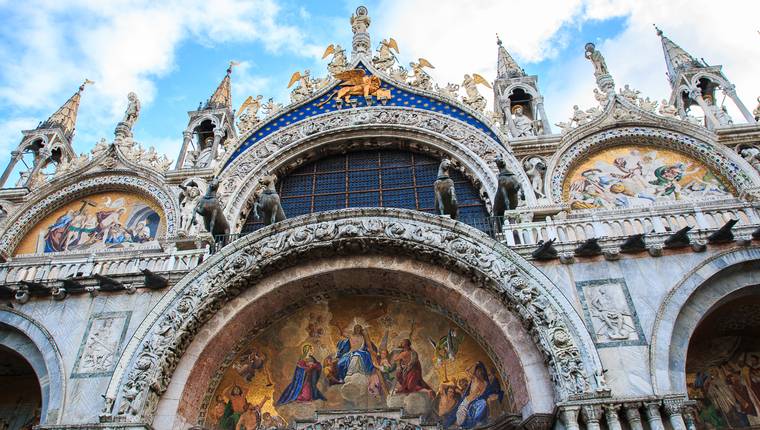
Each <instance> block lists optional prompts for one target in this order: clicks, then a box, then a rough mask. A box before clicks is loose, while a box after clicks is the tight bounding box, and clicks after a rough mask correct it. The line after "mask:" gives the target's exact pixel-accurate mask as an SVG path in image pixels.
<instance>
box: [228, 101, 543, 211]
mask: <svg viewBox="0 0 760 430" xmlns="http://www.w3.org/2000/svg"><path fill="white" fill-rule="evenodd" d="M378 128H383V129H384V130H387V131H389V132H392V134H393V135H396V136H400V137H399V138H398V140H405V139H404V137H403V136H408V138H407V140H409V141H410V142H415V143H416V144H417V146H427V147H431V148H434V149H435V150H437V151H439V152H442V153H446V154H448V155H449V156H450V157H451V158H452V159H453V160H457V161H458V162H459V163H461V164H463V165H464V166H466V169H465V170H466V171H465V172H464V173H465V175H467V176H470V179H471V180H472V181H473V182H474V183H475V184H479V185H480V186H481V192H482V193H484V194H485V195H487V196H489V197H493V195H494V194H495V192H496V172H497V171H498V169H497V168H496V164H495V160H496V158H497V157H502V158H503V159H504V160H506V162H507V164H508V167H509V169H510V170H512V171H513V172H516V174H517V175H518V176H519V178H520V180H521V182H522V183H523V189H524V190H532V187H531V185H530V182H529V180H528V177H527V176H526V175H525V174H524V172H523V170H522V168H521V167H520V163H519V162H518V161H517V159H515V157H514V156H513V155H512V153H510V152H508V151H507V150H506V149H505V148H504V147H502V146H501V145H500V144H498V143H497V142H495V141H494V140H493V139H491V138H490V137H489V136H488V135H486V134H485V133H483V132H482V131H480V130H478V129H477V128H475V127H472V126H470V125H468V124H466V123H463V122H460V121H456V120H454V119H452V118H450V117H448V116H446V115H443V114H438V113H435V112H430V111H426V110H420V109H410V108H399V107H390V106H388V107H384V106H377V107H371V108H362V109H355V110H350V111H337V112H331V113H326V114H322V115H317V116H314V117H311V118H308V119H306V120H303V121H301V122H298V123H296V124H292V125H290V126H288V127H285V128H283V129H281V130H279V131H278V132H277V133H274V134H272V135H270V136H268V137H266V138H264V139H262V140H261V141H260V142H257V143H256V144H254V145H253V146H251V147H250V148H248V149H247V150H246V151H245V152H244V153H243V154H241V155H240V156H238V157H237V158H236V159H235V161H234V162H233V163H232V164H231V165H230V166H228V167H227V168H226V169H224V170H223V171H222V172H221V173H220V182H221V183H222V184H223V187H222V190H223V192H225V193H228V192H229V193H230V194H229V195H228V196H227V199H226V202H227V206H226V210H225V212H226V215H227V217H228V219H229V220H230V221H231V225H236V223H237V222H238V221H239V217H240V216H241V213H247V212H246V208H247V206H249V205H250V204H251V200H252V198H253V192H254V189H255V186H256V183H257V181H256V179H257V177H258V176H260V175H261V174H262V172H264V171H265V170H270V171H273V170H275V169H277V168H279V167H280V166H283V165H287V164H288V162H289V160H299V161H300V160H302V159H303V157H302V155H303V153H304V152H307V151H309V150H310V144H312V145H319V143H317V142H318V141H320V140H328V141H329V144H330V145H331V146H335V145H337V144H338V142H336V141H341V140H342V139H341V138H340V135H343V136H346V139H348V137H349V136H350V137H351V138H352V139H353V138H360V137H361V136H362V134H366V135H367V136H376V135H377V129H378ZM421 141H422V142H421ZM377 145H378V146H379V145H380V144H379V143H378V144H377ZM347 149H351V148H347ZM526 198H527V199H528V202H529V203H531V202H534V201H535V196H533V194H532V193H530V192H526Z"/></svg>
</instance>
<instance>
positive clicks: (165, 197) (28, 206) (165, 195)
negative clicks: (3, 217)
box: [0, 159, 179, 258]
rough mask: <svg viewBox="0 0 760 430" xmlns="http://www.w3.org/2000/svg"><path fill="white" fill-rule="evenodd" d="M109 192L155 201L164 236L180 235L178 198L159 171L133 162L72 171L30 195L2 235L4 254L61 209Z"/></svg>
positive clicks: (0, 251) (8, 252)
mask: <svg viewBox="0 0 760 430" xmlns="http://www.w3.org/2000/svg"><path fill="white" fill-rule="evenodd" d="M98 161H102V160H97V159H96V160H93V161H92V163H93V164H97V163H98ZM130 168H131V170H128V169H130ZM106 191H124V192H130V193H135V194H137V195H140V196H144V197H145V198H147V199H150V200H151V201H153V202H155V203H156V204H157V205H158V206H159V207H160V208H161V211H162V212H163V215H164V218H165V228H164V231H163V234H162V235H161V236H164V237H174V236H176V234H177V227H178V225H179V220H178V218H179V206H178V205H179V203H178V201H177V199H176V197H175V196H174V194H173V193H172V192H171V190H169V188H168V186H166V185H165V184H164V183H163V180H162V179H160V178H159V177H158V175H157V174H156V172H153V171H150V170H149V169H144V168H142V167H139V166H136V165H134V164H131V163H130V165H127V166H123V167H121V168H118V167H117V168H114V169H112V170H110V171H102V170H98V171H95V172H91V173H87V172H82V171H76V172H72V173H69V174H67V175H66V176H64V177H62V178H61V180H60V181H58V180H56V181H54V182H51V183H49V184H48V185H47V186H45V187H44V188H42V189H40V190H39V191H38V192H35V193H33V194H32V195H30V196H29V197H28V198H27V202H26V203H24V204H23V205H21V206H19V207H17V208H16V210H14V212H13V214H11V215H10V216H9V217H8V220H7V222H6V226H7V228H6V229H5V230H4V231H3V232H2V236H0V255H1V256H3V257H6V258H7V257H8V256H9V255H11V254H12V253H13V251H14V250H15V249H16V246H17V245H18V244H19V242H20V241H21V240H22V239H23V238H24V237H25V236H26V234H27V233H28V232H29V231H30V230H31V229H33V228H34V227H35V226H36V225H37V223H38V222H40V221H41V220H43V219H44V218H45V217H46V216H48V215H49V214H51V213H53V212H54V211H55V210H57V209H58V208H60V207H62V206H64V205H66V204H67V203H69V202H71V201H72V200H75V199H77V198H81V197H84V196H87V195H90V194H95V193H101V192H106Z"/></svg>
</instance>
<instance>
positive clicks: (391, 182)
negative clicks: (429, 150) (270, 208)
mask: <svg viewBox="0 0 760 430" xmlns="http://www.w3.org/2000/svg"><path fill="white" fill-rule="evenodd" d="M439 164H440V160H437V159H435V158H433V157H430V156H427V155H421V154H416V153H412V152H407V151H400V150H372V151H358V152H350V153H347V154H341V155H333V156H329V157H326V158H322V159H320V160H317V161H315V162H312V163H309V164H305V165H303V166H301V167H299V168H298V169H296V170H294V171H292V172H290V173H288V174H287V176H285V177H284V178H282V180H280V182H279V184H277V191H278V193H279V195H280V200H281V202H282V207H283V209H284V211H285V214H286V215H287V216H288V218H293V217H296V216H299V215H305V214H309V213H313V212H323V211H329V210H335V209H345V208H357V207H391V208H404V209H415V210H418V211H422V212H428V213H434V212H435V211H434V209H433V200H434V196H433V183H434V182H435V180H436V177H437V176H438V165H439ZM450 174H451V178H452V179H453V180H454V186H455V188H456V193H457V200H458V202H459V219H460V220H461V221H463V222H466V223H469V224H473V225H476V226H477V225H479V224H480V223H482V222H483V220H484V219H485V217H486V216H487V212H486V209H485V205H484V204H483V201H482V200H481V198H480V196H479V195H478V191H477V190H476V189H475V188H474V187H473V186H472V184H471V183H470V182H469V181H468V180H467V179H466V178H465V177H464V176H463V175H462V174H461V173H460V172H458V171H451V172H450ZM254 218H255V217H254V216H253V214H250V215H249V216H248V218H247V221H246V224H245V226H244V229H243V231H244V232H247V231H253V230H256V229H258V228H260V227H261V223H260V222H258V221H255V219H254Z"/></svg>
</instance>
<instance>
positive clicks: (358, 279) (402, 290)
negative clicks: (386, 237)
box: [153, 255, 554, 429]
mask: <svg viewBox="0 0 760 430" xmlns="http://www.w3.org/2000/svg"><path fill="white" fill-rule="evenodd" d="M363 295H372V296H376V297H385V298H388V299H398V300H402V301H405V302H407V303H410V304H420V305H425V306H426V307H427V308H430V309H431V311H432V312H436V313H439V314H443V315H445V316H446V317H447V318H448V319H450V320H452V321H454V322H455V323H456V324H457V325H458V326H460V327H462V328H464V330H465V331H466V332H467V334H469V335H470V336H471V337H472V338H473V339H476V340H477V341H478V344H479V345H480V346H481V347H482V348H484V350H486V351H487V353H488V355H489V358H491V360H492V361H493V362H494V364H496V366H498V368H499V370H500V372H499V373H500V374H501V375H502V380H505V381H506V380H508V381H509V382H510V387H511V391H512V394H513V398H512V399H511V400H513V403H514V405H515V407H516V410H515V411H513V412H516V413H517V414H520V413H521V412H522V413H523V414H524V417H525V418H527V417H528V416H529V415H531V414H533V413H543V414H551V413H552V412H553V408H554V401H553V400H554V392H553V387H552V382H551V377H550V375H549V372H548V369H547V367H546V365H545V363H544V360H543V356H542V355H541V353H540V352H539V350H538V348H537V347H536V345H535V344H534V343H533V341H532V340H531V338H530V334H529V333H528V331H527V330H526V329H525V328H524V327H523V326H522V324H521V323H520V321H519V318H518V317H517V316H516V315H515V314H514V313H512V312H511V311H510V310H509V309H507V308H506V307H504V306H503V305H502V303H501V302H500V300H499V299H498V297H497V296H496V295H494V294H491V293H488V292H485V291H482V290H480V288H479V287H478V285H477V284H476V283H474V282H472V281H471V280H470V279H467V278H465V277H462V276H459V275H457V274H452V273H451V271H449V270H448V269H447V268H445V267H441V266H437V265H434V264H431V263H427V262H422V261H419V260H415V259H413V258H409V257H400V256H392V255H362V256H358V257H357V256H348V257H333V258H329V259H324V258H323V259H316V260H309V261H305V262H303V263H302V264H298V265H296V266H293V267H290V268H287V269H285V270H282V271H279V272H277V273H273V274H271V275H270V276H267V277H265V278H263V279H262V280H261V281H259V282H258V283H257V284H256V286H255V287H252V288H248V289H247V290H245V291H244V292H243V293H241V294H240V295H239V296H238V297H236V298H234V299H233V300H231V301H230V302H228V303H227V304H226V305H225V306H224V307H223V308H222V309H221V310H220V311H219V312H217V313H216V314H215V315H214V317H212V318H211V319H210V320H209V322H207V323H206V324H205V325H204V329H203V330H202V331H201V332H200V333H199V334H198V335H197V336H196V337H195V338H194V339H193V341H192V343H191V344H190V346H189V347H188V349H187V351H186V352H185V354H184V355H183V357H182V358H181V359H180V361H179V364H178V365H177V369H176V371H175V373H174V376H173V378H172V380H171V382H170V384H169V386H168V388H167V391H166V393H165V394H164V395H163V396H162V398H161V401H160V402H159V405H158V408H157V412H156V418H155V420H154V421H153V425H154V427H157V428H166V429H168V428H185V427H186V426H187V425H195V424H198V425H203V424H204V423H203V422H202V416H203V415H202V414H203V413H205V411H206V410H207V408H208V402H209V400H210V396H211V395H212V394H213V391H214V390H215V389H216V388H217V387H216V383H218V379H219V378H220V377H221V375H222V373H223V372H224V371H225V370H226V369H227V368H228V367H229V365H230V363H231V361H232V359H233V357H234V356H235V354H236V353H237V352H239V351H240V348H241V347H243V346H244V344H247V343H250V340H251V339H252V338H254V337H255V336H256V335H257V334H259V333H261V332H262V331H263V330H266V328H267V327H268V326H270V325H271V324H272V323H273V322H274V321H275V320H280V319H282V318H287V316H288V315H292V313H293V312H295V311H296V310H298V309H299V308H301V307H302V306H307V305H309V304H310V303H314V302H319V301H326V300H331V299H335V298H338V297H345V296H350V297H353V298H357V296H363ZM423 319H424V318H422V317H421V316H419V323H420V324H424V323H423ZM417 348H418V349H419V344H417ZM201 357H202V359H201ZM425 359H426V358H422V359H421V360H425ZM425 364H426V365H427V362H426V363H425ZM275 400H276V399H275Z"/></svg>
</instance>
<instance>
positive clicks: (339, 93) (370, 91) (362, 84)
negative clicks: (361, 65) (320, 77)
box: [319, 69, 390, 106]
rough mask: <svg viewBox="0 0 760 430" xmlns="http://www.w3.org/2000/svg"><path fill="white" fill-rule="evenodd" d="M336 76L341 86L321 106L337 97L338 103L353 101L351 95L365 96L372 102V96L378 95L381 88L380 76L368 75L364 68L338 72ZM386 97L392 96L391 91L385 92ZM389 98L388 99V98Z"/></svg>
mask: <svg viewBox="0 0 760 430" xmlns="http://www.w3.org/2000/svg"><path fill="white" fill-rule="evenodd" d="M335 77H336V78H338V79H340V80H341V81H342V82H341V83H340V86H341V87H340V88H338V89H337V90H336V91H335V92H334V93H332V94H331V95H330V97H328V98H327V100H325V101H323V102H322V103H320V104H319V106H322V105H324V104H325V103H327V102H329V101H330V100H332V98H333V97H335V101H336V103H339V102H341V101H342V102H344V103H347V104H348V103H351V96H364V99H365V100H367V102H368V104H369V103H371V100H372V96H375V97H377V95H378V90H380V78H378V77H377V76H374V75H373V76H368V75H367V74H366V73H365V72H364V70H362V69H351V70H346V71H345V72H341V73H336V74H335ZM383 96H384V97H388V98H390V93H387V94H386V93H383ZM386 100H387V99H386Z"/></svg>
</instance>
